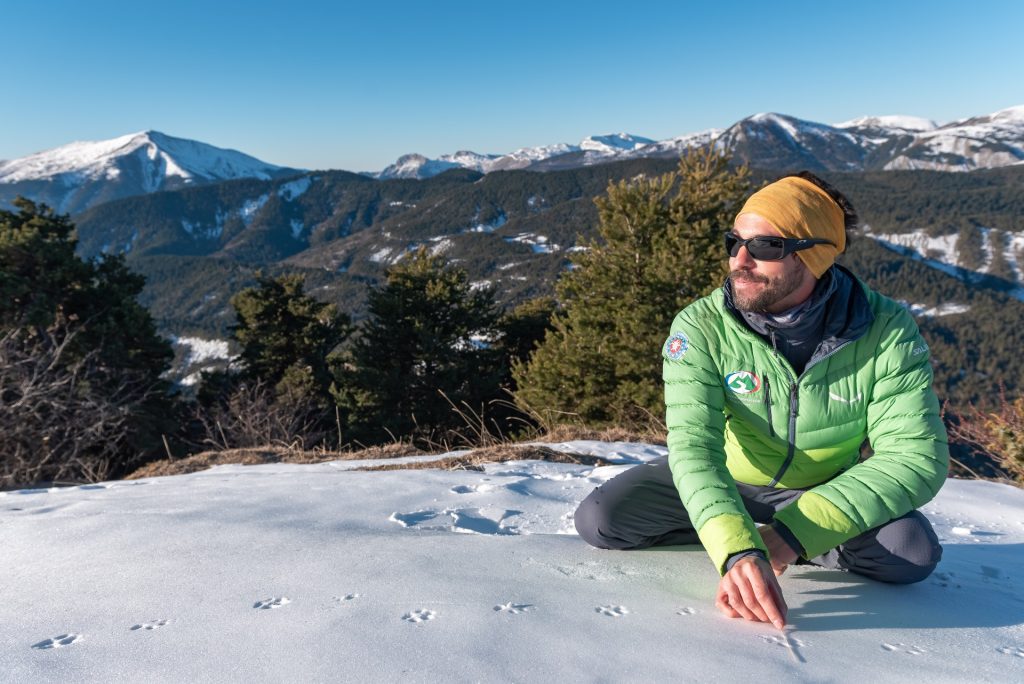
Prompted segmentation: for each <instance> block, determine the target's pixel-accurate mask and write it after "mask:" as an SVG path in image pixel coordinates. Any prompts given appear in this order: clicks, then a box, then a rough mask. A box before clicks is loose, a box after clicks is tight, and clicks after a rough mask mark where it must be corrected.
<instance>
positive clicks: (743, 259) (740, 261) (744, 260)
mask: <svg viewBox="0 0 1024 684" xmlns="http://www.w3.org/2000/svg"><path fill="white" fill-rule="evenodd" d="M730 260H731V261H732V264H733V266H734V267H744V266H745V267H747V268H753V267H754V265H755V263H754V258H753V257H751V256H750V252H749V251H747V246H746V245H740V249H739V251H738V252H736V256H734V257H731V258H730Z"/></svg>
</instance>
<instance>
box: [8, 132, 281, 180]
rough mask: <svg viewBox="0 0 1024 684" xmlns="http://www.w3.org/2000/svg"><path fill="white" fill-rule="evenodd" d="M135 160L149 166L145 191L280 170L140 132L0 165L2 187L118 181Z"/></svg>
mask: <svg viewBox="0 0 1024 684" xmlns="http://www.w3.org/2000/svg"><path fill="white" fill-rule="evenodd" d="M136 154H138V155H142V156H143V157H144V158H146V159H148V160H149V161H150V163H149V164H147V165H145V166H146V173H147V176H146V178H145V183H146V184H147V186H148V185H150V184H152V183H156V184H157V186H158V187H159V186H160V185H162V183H163V181H164V179H166V178H167V177H179V178H182V179H185V180H188V179H192V178H194V177H197V176H198V177H203V178H209V179H216V180H227V179H230V178H260V179H264V180H266V179H269V178H270V173H272V172H273V171H276V170H278V169H279V168H280V167H277V166H274V165H273V164H267V163H266V162H262V161H260V160H259V159H256V158H255V157H250V156H249V155H247V154H242V153H241V152H237V151H235V150H227V149H222V148H219V147H214V146H212V145H207V144H205V143H201V142H197V141H194V140H186V139H183V138H175V137H172V136H169V135H165V134H163V133H160V132H158V131H141V132H139V133H131V134H129V135H123V136H120V137H117V138H112V139H110V140H99V141H87V142H73V143H70V144H68V145H63V146H61V147H56V148H53V149H51V150H44V151H42V152H37V153H35V154H31V155H29V156H27V157H22V158H20V159H14V160H11V161H6V162H0V183H17V182H19V181H26V180H56V179H57V177H63V179H64V180H65V181H71V180H72V179H71V178H68V176H73V177H74V180H75V181H77V182H80V181H81V180H86V179H93V180H95V179H102V178H112V177H117V176H118V175H119V174H120V170H118V169H117V168H116V166H114V165H115V164H117V163H118V161H119V160H120V159H123V158H126V157H129V156H131V155H136ZM154 174H155V175H154Z"/></svg>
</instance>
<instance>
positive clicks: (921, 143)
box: [884, 105, 1024, 171]
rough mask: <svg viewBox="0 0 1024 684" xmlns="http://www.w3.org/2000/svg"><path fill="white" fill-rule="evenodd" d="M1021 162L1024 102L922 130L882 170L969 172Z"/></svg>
mask: <svg viewBox="0 0 1024 684" xmlns="http://www.w3.org/2000/svg"><path fill="white" fill-rule="evenodd" d="M1021 162H1024V105H1021V106H1017V107H1010V108H1008V109H1003V110H1000V111H998V112H995V113H994V114H989V115H986V116H976V117H971V118H969V119H964V120H962V121H954V122H952V123H950V124H946V125H945V126H939V127H936V128H934V129H932V130H928V131H922V132H920V133H917V134H915V135H914V139H913V141H912V142H911V143H910V144H909V145H907V146H906V147H905V148H903V149H901V150H900V151H899V153H898V154H896V155H894V156H893V158H892V159H891V160H890V161H889V162H887V163H886V164H885V166H884V168H885V169H930V170H934V171H970V170H972V169H976V168H992V167H997V166H1009V165H1011V164H1020V163H1021Z"/></svg>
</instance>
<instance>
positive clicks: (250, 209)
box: [238, 194, 270, 226]
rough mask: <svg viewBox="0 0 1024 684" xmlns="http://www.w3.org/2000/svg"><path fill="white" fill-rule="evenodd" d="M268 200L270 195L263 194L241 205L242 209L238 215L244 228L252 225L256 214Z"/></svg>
mask: <svg viewBox="0 0 1024 684" xmlns="http://www.w3.org/2000/svg"><path fill="white" fill-rule="evenodd" d="M268 199H270V195H267V194H263V195H260V196H259V197H257V198H256V199H249V200H245V202H243V203H242V208H241V209H239V210H238V215H239V216H240V217H241V219H242V223H244V224H245V225H246V226H248V225H249V224H251V223H252V220H253V219H254V218H255V217H256V214H257V212H259V210H260V209H262V208H263V205H264V204H266V203H267V200H268Z"/></svg>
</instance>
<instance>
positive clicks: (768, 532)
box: [757, 525, 797, 577]
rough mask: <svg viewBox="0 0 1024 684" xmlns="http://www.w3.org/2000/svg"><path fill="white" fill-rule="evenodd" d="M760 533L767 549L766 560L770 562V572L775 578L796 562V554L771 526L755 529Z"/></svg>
mask: <svg viewBox="0 0 1024 684" xmlns="http://www.w3.org/2000/svg"><path fill="white" fill-rule="evenodd" d="M757 531H758V532H760V533H761V539H762V540H763V541H764V545H765V546H766V547H768V558H770V559H771V562H772V570H774V571H775V575H776V577H777V576H779V575H781V574H782V573H784V572H785V571H786V568H788V567H789V566H790V565H792V564H793V563H795V562H796V559H797V553H796V551H794V550H793V547H792V546H790V545H789V544H787V543H786V540H785V539H783V538H782V537H780V536H779V533H778V532H776V531H775V528H774V527H772V526H771V525H761V526H760V527H758V528H757Z"/></svg>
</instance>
